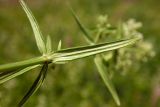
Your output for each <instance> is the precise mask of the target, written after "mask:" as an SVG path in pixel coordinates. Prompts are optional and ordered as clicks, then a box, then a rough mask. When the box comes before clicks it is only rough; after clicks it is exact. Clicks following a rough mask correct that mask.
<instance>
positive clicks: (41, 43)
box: [20, 0, 46, 54]
mask: <svg viewBox="0 0 160 107" xmlns="http://www.w3.org/2000/svg"><path fill="white" fill-rule="evenodd" d="M20 4H21V6H22V7H23V9H24V11H25V13H26V14H27V17H28V19H29V21H30V23H31V26H32V29H33V32H34V35H35V39H36V43H37V46H38V49H39V51H40V52H41V53H42V54H45V53H46V47H45V43H44V40H43V37H42V33H41V32H40V29H39V26H38V23H37V21H36V19H35V17H34V16H33V14H32V12H31V11H30V9H29V8H28V7H27V5H26V4H25V2H24V1H23V0H20Z"/></svg>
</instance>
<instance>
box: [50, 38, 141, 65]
mask: <svg viewBox="0 0 160 107" xmlns="http://www.w3.org/2000/svg"><path fill="white" fill-rule="evenodd" d="M139 39H140V38H131V39H126V40H120V41H115V42H110V43H102V44H97V45H90V46H83V47H76V48H68V49H62V50H60V51H57V52H55V53H53V55H51V58H52V60H53V63H57V62H65V61H71V60H76V59H79V58H83V57H88V56H91V55H96V54H100V53H103V52H107V51H112V50H115V49H119V48H122V47H125V46H128V45H131V44H133V43H135V42H136V41H137V40H139Z"/></svg>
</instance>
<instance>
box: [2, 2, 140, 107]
mask: <svg viewBox="0 0 160 107" xmlns="http://www.w3.org/2000/svg"><path fill="white" fill-rule="evenodd" d="M20 4H21V6H22V8H23V10H24V11H25V13H26V15H27V17H28V19H29V21H30V24H31V27H32V29H33V33H34V36H35V40H36V44H37V47H38V50H39V52H40V53H41V56H37V57H35V58H31V59H28V60H24V61H19V62H14V63H8V64H4V65H0V84H2V83H4V82H6V81H8V80H11V79H13V78H15V77H17V76H19V75H21V74H24V73H26V72H27V71H30V70H32V69H34V68H37V67H41V70H40V72H39V75H38V77H37V78H36V79H35V81H34V83H33V85H32V86H31V88H30V89H29V90H28V92H27V93H26V94H25V95H24V97H23V98H22V100H21V101H20V102H19V103H18V107H21V106H23V105H24V104H25V102H26V101H27V100H28V99H29V98H30V96H31V95H33V94H34V93H35V92H36V91H37V90H38V88H39V87H40V86H41V85H42V83H43V82H44V79H45V77H46V74H47V72H48V66H49V65H50V64H54V66H56V65H57V64H65V63H68V62H69V61H72V60H76V59H80V58H84V57H88V56H93V55H94V56H95V58H94V61H95V64H96V66H97V68H98V71H99V74H100V76H101V77H102V79H103V80H104V82H105V84H106V86H107V87H108V89H109V91H110V92H111V94H112V96H113V98H114V100H115V101H116V103H117V105H120V101H119V98H118V95H117V93H116V91H115V88H114V87H113V85H112V83H111V80H110V78H109V75H108V74H107V72H106V70H105V67H104V64H103V61H102V60H103V59H104V55H103V54H101V53H103V52H110V51H114V50H117V49H119V48H122V47H125V46H128V45H131V44H133V43H135V42H136V41H137V40H139V39H141V37H139V36H136V35H134V36H133V37H131V38H125V39H123V40H118V41H117V40H116V41H114V42H104V43H97V40H98V39H95V40H94V39H92V38H91V37H90V35H91V34H90V32H88V31H87V30H86V29H85V27H84V26H83V25H82V24H81V23H80V21H79V20H78V17H77V16H76V15H75V14H74V11H73V10H72V9H71V11H72V13H73V16H74V18H75V20H76V22H77V23H78V25H79V27H80V28H81V30H82V31H83V33H84V34H85V37H86V38H87V39H86V40H87V41H88V43H89V45H88V46H79V47H74V48H67V49H61V41H60V42H59V44H58V48H57V51H53V50H52V42H51V39H50V36H47V38H44V36H43V35H42V33H41V31H40V29H39V26H38V24H37V21H36V19H35V17H34V16H33V14H32V12H31V10H30V9H29V8H28V7H27V5H26V4H25V2H24V1H23V0H20ZM97 38H99V35H98V37H97ZM98 54H99V55H98Z"/></svg>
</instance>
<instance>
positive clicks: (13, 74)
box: [0, 65, 40, 84]
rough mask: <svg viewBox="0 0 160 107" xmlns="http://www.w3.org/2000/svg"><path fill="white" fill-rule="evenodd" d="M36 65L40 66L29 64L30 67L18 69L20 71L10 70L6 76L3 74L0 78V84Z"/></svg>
mask: <svg viewBox="0 0 160 107" xmlns="http://www.w3.org/2000/svg"><path fill="white" fill-rule="evenodd" d="M38 66H40V65H34V66H30V67H27V68H24V69H22V70H20V71H15V72H13V73H12V72H10V73H9V74H7V75H6V76H5V75H3V77H2V78H0V84H2V83H4V82H6V81H8V80H11V79H13V78H15V77H17V76H19V75H21V74H24V73H25V72H27V71H30V70H32V69H34V68H36V67H38Z"/></svg>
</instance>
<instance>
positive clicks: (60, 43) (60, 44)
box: [57, 40, 62, 51]
mask: <svg viewBox="0 0 160 107" xmlns="http://www.w3.org/2000/svg"><path fill="white" fill-rule="evenodd" d="M61 47H62V42H61V40H60V41H59V43H58V48H57V50H58V51H59V50H61Z"/></svg>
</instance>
